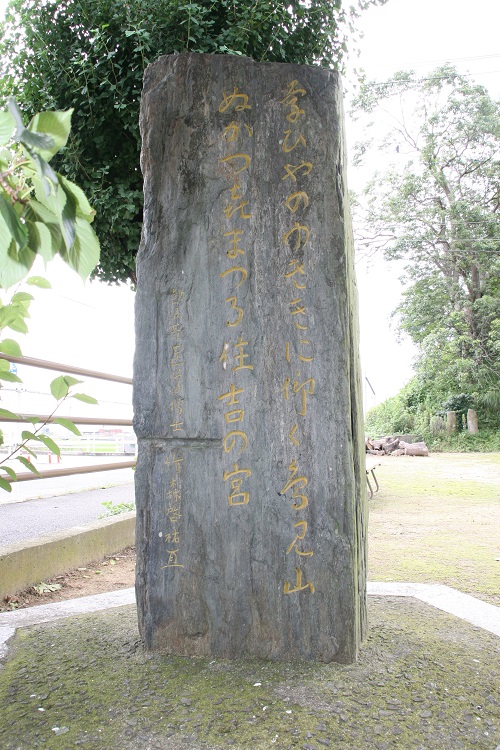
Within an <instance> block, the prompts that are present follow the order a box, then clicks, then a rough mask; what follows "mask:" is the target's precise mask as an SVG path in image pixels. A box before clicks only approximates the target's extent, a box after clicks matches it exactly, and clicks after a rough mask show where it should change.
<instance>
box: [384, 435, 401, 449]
mask: <svg viewBox="0 0 500 750" xmlns="http://www.w3.org/2000/svg"><path fill="white" fill-rule="evenodd" d="M397 448H399V440H398V438H395V440H391V441H389V442H387V443H386V444H385V445H384V453H392V452H393V451H395V450H396V449H397Z"/></svg>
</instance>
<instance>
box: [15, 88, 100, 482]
mask: <svg viewBox="0 0 500 750" xmlns="http://www.w3.org/2000/svg"><path fill="white" fill-rule="evenodd" d="M71 112H72V111H71V110H69V111H67V112H42V113H40V114H36V115H35V116H34V117H33V119H32V120H31V122H30V124H29V125H28V127H25V125H24V123H23V120H22V117H21V113H20V111H19V108H18V106H17V104H16V102H15V100H13V99H9V101H8V109H7V110H5V111H2V112H0V287H2V288H3V289H8V288H10V287H12V286H13V285H17V287H16V289H15V290H14V293H13V294H12V296H11V297H10V299H8V300H6V299H0V335H1V336H3V334H4V331H6V330H8V329H10V330H11V331H14V332H16V333H22V334H24V333H27V332H28V325H27V320H28V319H29V317H30V312H29V308H30V304H31V302H32V300H33V296H32V295H31V294H30V293H29V292H28V291H26V290H25V289H23V288H20V287H19V283H20V282H22V281H23V280H24V279H25V277H26V276H27V274H28V272H29V270H30V268H31V267H32V265H33V263H34V261H35V258H36V257H37V255H39V256H41V257H42V258H43V260H44V261H45V263H47V262H48V261H50V260H52V258H53V257H54V256H55V255H56V254H58V255H60V256H61V257H62V258H63V260H65V261H66V263H67V264H68V265H69V266H70V267H71V268H72V269H74V270H75V271H77V273H79V274H80V276H82V278H84V279H85V278H87V276H88V275H89V274H90V272H91V271H92V270H93V269H94V267H95V265H96V263H97V261H98V260H99V241H98V239H97V237H96V235H95V233H94V231H93V229H92V227H91V226H90V223H91V222H92V219H93V217H94V212H93V210H92V209H91V207H90V205H89V203H88V201H87V199H86V197H85V195H84V194H83V192H82V191H81V190H80V188H79V187H77V185H75V184H74V183H72V182H70V181H69V180H68V179H66V178H65V177H63V176H62V175H60V174H59V173H58V172H55V171H54V169H53V168H52V166H51V165H50V164H49V162H50V160H51V159H52V157H53V156H54V155H55V154H56V153H57V152H58V151H59V150H60V149H61V148H63V147H64V145H65V144H66V142H67V140H68V136H69V133H70V125H71ZM26 284H27V285H28V286H30V287H32V288H33V287H40V288H49V287H50V284H49V282H48V281H46V280H45V279H43V278H42V277H40V276H31V277H30V278H28V279H27V281H26ZM21 356H22V352H21V348H20V346H19V344H18V343H17V341H15V340H13V339H11V338H9V337H8V336H7V337H6V338H1V339H0V387H1V385H2V383H4V382H8V383H20V382H21V379H20V378H19V376H18V375H17V374H16V373H15V372H12V368H11V365H10V362H9V358H10V357H21ZM81 382H82V381H80V380H76V379H75V378H73V377H71V376H69V375H61V376H59V377H57V378H56V379H55V380H53V381H52V383H51V392H52V395H53V396H54V398H55V400H56V402H57V403H56V407H55V409H54V411H53V413H52V415H50V417H49V419H50V420H51V421H52V418H53V417H54V415H55V413H56V411H57V410H58V408H59V407H60V406H61V404H62V403H63V402H64V401H65V400H66V399H67V398H76V399H78V400H81V401H86V402H87V403H89V402H90V403H97V402H96V400H95V399H94V398H92V397H90V396H86V395H85V394H82V393H73V392H72V391H71V390H70V389H72V388H73V386H75V385H77V384H79V383H81ZM89 399H90V401H89ZM5 419H12V420H15V421H17V422H26V423H28V424H29V426H30V429H29V430H27V429H25V430H24V431H23V432H22V442H21V444H20V445H18V446H14V448H13V449H12V450H11V452H10V453H8V455H6V456H4V457H2V460H1V461H0V470H1V471H2V472H3V474H2V473H0V489H2V490H6V491H8V492H10V491H11V482H12V481H16V479H17V473H16V471H15V469H14V468H12V461H18V462H20V463H21V464H22V465H23V466H24V467H25V468H26V469H28V470H29V471H31V472H32V473H34V474H36V475H39V472H38V470H37V469H36V467H35V466H34V465H33V463H32V462H31V458H29V457H31V456H33V457H34V458H36V453H35V452H34V450H33V446H34V445H37V446H40V445H43V446H44V449H47V450H49V451H51V452H53V453H55V454H56V455H59V454H60V450H59V447H58V445H57V444H56V443H55V442H54V440H52V438H50V437H49V436H48V435H45V434H44V432H43V430H44V428H45V426H46V424H47V421H48V420H45V421H44V420H43V419H38V418H36V417H33V418H27V419H24V418H23V417H21V416H20V415H19V414H14V413H13V412H11V411H9V410H7V409H3V408H2V409H0V421H3V420H5ZM53 421H54V422H57V423H58V424H60V425H61V426H62V427H65V428H66V429H68V430H70V431H71V432H74V433H75V434H78V435H79V434H80V433H79V430H78V428H77V427H75V425H74V424H73V423H72V422H71V421H70V420H68V419H65V418H64V417H59V418H55V417H54V420H53ZM3 443H4V438H3V434H2V432H1V431H0V446H2V445H3ZM23 453H24V454H25V455H23ZM27 456H28V458H27Z"/></svg>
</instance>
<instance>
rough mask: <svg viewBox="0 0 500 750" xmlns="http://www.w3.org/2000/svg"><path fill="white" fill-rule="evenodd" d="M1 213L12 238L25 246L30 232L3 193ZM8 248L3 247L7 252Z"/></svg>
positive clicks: (0, 199) (21, 246)
mask: <svg viewBox="0 0 500 750" xmlns="http://www.w3.org/2000/svg"><path fill="white" fill-rule="evenodd" d="M0 215H1V217H2V219H3V221H4V222H5V224H6V226H7V229H8V230H9V232H10V235H11V237H12V239H13V240H14V241H15V242H16V243H17V245H19V247H20V248H23V247H24V246H25V245H26V243H27V242H28V232H27V230H26V227H25V226H24V225H23V224H21V222H20V220H19V216H18V215H17V214H16V212H15V211H14V207H13V206H12V204H11V203H9V202H8V201H6V200H5V198H4V197H3V195H0ZM6 250H7V248H5V247H4V248H3V251H4V252H5V251H6Z"/></svg>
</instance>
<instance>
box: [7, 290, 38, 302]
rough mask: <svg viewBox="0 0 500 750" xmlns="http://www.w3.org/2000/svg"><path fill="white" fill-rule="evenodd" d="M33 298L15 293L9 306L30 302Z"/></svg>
mask: <svg viewBox="0 0 500 750" xmlns="http://www.w3.org/2000/svg"><path fill="white" fill-rule="evenodd" d="M34 299H35V298H34V297H33V295H32V294H28V292H16V293H15V294H14V296H13V297H12V299H11V304H12V303H13V304H18V303H19V302H31V301H32V300H34Z"/></svg>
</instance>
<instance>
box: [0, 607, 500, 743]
mask: <svg viewBox="0 0 500 750" xmlns="http://www.w3.org/2000/svg"><path fill="white" fill-rule="evenodd" d="M369 624H370V634H369V638H368V642H367V644H366V646H365V647H364V649H363V650H362V653H361V657H360V660H359V661H358V663H356V664H353V665H349V666H346V665H340V664H329V665H325V664H312V663H309V662H308V663H305V662H301V663H295V664H291V663H283V662H266V661H257V660H252V661H223V660H214V659H207V658H187V657H166V656H161V655H158V654H151V653H147V652H146V651H145V650H144V649H143V646H142V644H141V642H140V640H139V636H138V631H137V626H136V611H135V608H134V607H123V608H119V609H116V610H109V611H107V612H104V613H99V614H93V615H84V616H80V617H75V618H70V619H67V620H61V621H59V622H56V623H52V624H47V625H39V626H36V627H32V628H26V629H20V630H18V632H17V634H16V636H15V637H14V638H13V639H12V640H11V641H10V644H9V652H8V656H7V658H6V659H4V663H3V667H2V669H1V670H0V705H1V706H2V710H1V712H0V738H1V739H0V747H1V748H2V750H34V748H47V750H73V749H76V748H80V747H84V748H88V749H89V750H137V748H141V750H230V749H233V750H264V748H266V749H272V748H276V749H277V750H288V749H289V748H300V749H301V750H322V748H324V747H330V748H335V750H348V748H349V750H351V749H352V748H355V749H356V750H368V748H369V749H370V750H373V749H375V750H386V749H390V748H397V749H398V750H431V749H432V750H438V749H439V750H459V749H461V748H462V749H463V750H470V748H474V749H477V750H495V748H496V747H497V745H498V744H500V735H499V733H498V724H497V722H498V718H499V702H498V701H499V691H498V688H499V682H498V674H499V672H500V670H499V667H500V664H499V658H498V644H499V641H498V639H497V638H495V636H493V635H491V634H489V633H487V632H486V631H484V630H481V629H479V628H474V627H473V626H471V625H469V624H467V623H465V622H463V621H461V620H458V619H457V618H454V617H451V616H448V615H446V614H444V613H442V612H439V611H437V610H435V609H433V608H431V607H428V606H427V605H424V604H422V603H420V602H417V601H416V600H413V599H395V598H394V599H391V598H374V599H370V601H369ZM41 709H43V710H41Z"/></svg>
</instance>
